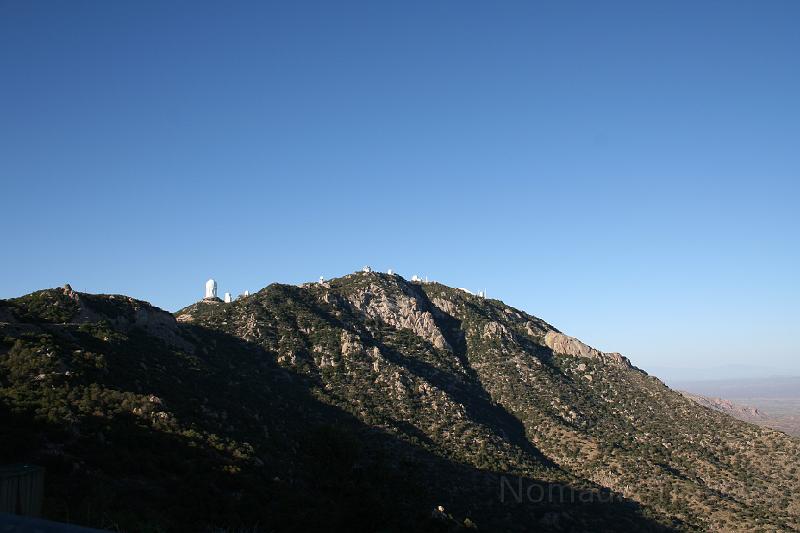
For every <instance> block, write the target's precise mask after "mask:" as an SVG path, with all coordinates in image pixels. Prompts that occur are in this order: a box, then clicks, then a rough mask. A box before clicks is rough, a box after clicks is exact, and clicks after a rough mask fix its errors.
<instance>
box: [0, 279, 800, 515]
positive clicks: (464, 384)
mask: <svg viewBox="0 0 800 533" xmlns="http://www.w3.org/2000/svg"><path fill="white" fill-rule="evenodd" d="M0 338H1V339H2V343H0V419H2V421H3V424H0V461H2V462H3V463H15V462H29V463H35V464H39V465H42V466H44V467H45V468H46V487H45V506H44V508H45V515H46V516H47V517H48V518H51V519H55V520H61V521H72V522H76V523H80V524H83V525H90V526H95V527H103V528H108V529H114V530H122V531H219V530H223V531H225V530H228V531H241V530H247V531H262V530H263V531H332V530H333V531H336V530H347V531H457V530H469V529H474V528H478V529H479V530H481V531H533V530H536V531H671V530H676V531H709V530H711V531H733V530H741V531H745V530H747V531H749V530H762V531H767V530H771V531H777V530H792V529H798V528H800V440H797V439H794V438H792V437H789V436H787V435H785V434H784V433H781V432H779V431H775V430H772V429H769V428H765V427H758V426H755V425H752V424H749V423H746V422H742V421H739V420H736V419H734V418H732V417H731V416H728V414H726V413H727V412H720V409H719V408H718V406H715V405H709V406H708V407H704V406H703V405H699V404H698V403H697V402H696V400H697V398H695V399H694V400H693V399H689V398H686V397H684V395H682V394H680V393H678V392H675V391H673V390H672V389H670V388H668V387H667V386H665V385H664V384H663V383H662V382H661V381H660V380H658V379H657V378H655V377H653V376H650V375H648V374H646V373H645V372H643V371H641V370H639V369H637V368H636V367H634V366H633V365H631V363H630V361H629V360H628V359H627V358H626V357H624V356H622V355H620V354H617V353H604V352H600V351H598V350H595V349H593V348H592V347H590V346H587V345H586V344H584V343H582V342H580V341H579V340H577V339H575V338H572V337H569V336H567V335H565V334H563V333H562V332H560V331H558V330H557V329H556V328H554V327H553V326H551V325H550V324H548V323H546V322H544V321H543V320H541V319H539V318H536V317H534V316H531V315H529V314H527V313H525V312H524V311H521V310H518V309H514V308H512V307H509V306H507V305H505V304H503V303H502V302H501V301H498V300H491V299H484V298H481V297H479V296H475V295H472V294H469V293H467V292H465V291H463V290H460V289H454V288H451V287H447V286H445V285H441V284H438V283H419V282H409V281H406V280H405V279H403V278H402V277H400V276H396V275H386V274H380V273H375V272H359V273H354V274H349V275H347V276H344V277H342V278H338V279H333V280H330V281H327V282H324V283H311V284H306V285H302V286H292V285H281V284H272V285H270V286H268V287H266V288H264V289H262V290H261V291H259V292H258V293H256V294H253V295H250V296H248V297H246V298H241V299H238V300H236V301H234V302H232V303H228V304H226V303H222V302H219V301H218V300H210V301H200V302H197V303H194V304H192V305H190V306H188V307H186V308H184V309H181V310H180V311H178V312H177V313H175V314H174V315H173V314H170V313H167V312H165V311H162V310H160V309H158V308H155V307H152V306H151V305H149V304H147V303H146V302H142V301H139V300H135V299H133V298H130V297H127V296H119V295H92V294H85V293H79V292H76V291H73V290H72V289H71V288H70V287H65V288H63V289H47V290H43V291H38V292H35V293H32V294H29V295H27V296H23V297H21V298H15V299H10V300H3V301H0ZM722 396H723V397H724V395H722Z"/></svg>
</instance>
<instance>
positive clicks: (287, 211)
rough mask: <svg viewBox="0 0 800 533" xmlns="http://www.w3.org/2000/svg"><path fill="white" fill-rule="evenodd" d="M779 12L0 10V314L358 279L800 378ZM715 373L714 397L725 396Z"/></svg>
mask: <svg viewBox="0 0 800 533" xmlns="http://www.w3.org/2000/svg"><path fill="white" fill-rule="evenodd" d="M798 21H800V4H799V3H797V2H794V1H770V2H755V1H741V2H723V1H719V2H711V1H700V2H698V1H673V2H633V1H631V2H613V1H612V2H588V1H587V2H568V1H566V2H562V1H559V2H555V1H554V2H546V3H545V2H528V1H525V2H522V1H518V2H514V1H509V2H463V1H460V2H455V1H454V2H430V1H425V2H422V1H420V2H411V1H409V2H396V3H388V2H366V1H365V2H303V1H298V2H284V3H266V2H252V3H250V2H241V3H229V4H221V3H218V2H208V3H204V2H136V3H123V2H100V1H97V2H79V1H76V2H51V3H46V2H23V1H18V2H8V1H5V2H0V182H1V183H2V199H3V211H2V212H3V219H4V222H5V223H4V231H3V246H2V252H0V253H2V256H1V257H0V274H1V275H0V297H3V298H6V297H12V296H18V295H21V294H24V293H27V292H30V291H33V290H36V289H39V288H43V287H50V286H60V285H62V284H64V283H65V282H69V283H71V284H72V285H73V287H75V288H76V289H78V290H82V291H89V292H112V293H124V294H129V295H132V296H135V297H138V298H142V299H145V300H149V301H151V302H152V303H154V304H156V305H159V306H161V307H164V308H166V309H169V310H176V309H178V308H180V307H182V306H184V305H187V304H189V303H191V302H192V301H194V300H196V299H198V298H199V297H201V296H202V291H203V284H204V282H205V280H206V279H207V278H208V277H209V276H213V277H214V278H215V279H217V280H218V282H219V285H220V291H221V292H224V291H230V292H232V293H234V294H237V293H239V292H242V291H243V290H245V289H249V290H250V291H251V292H253V291H254V290H257V289H259V288H261V287H263V286H265V285H267V284H269V283H271V282H275V281H281V282H288V283H297V282H302V281H308V280H313V279H316V278H317V277H319V276H320V275H325V276H326V277H329V276H334V275H342V274H345V273H347V272H350V271H353V270H356V269H357V268H360V267H361V266H362V265H363V264H366V263H369V264H371V265H372V266H373V267H375V268H380V269H386V268H393V269H395V270H396V271H398V272H400V273H401V274H403V275H405V276H406V277H411V275H413V274H415V273H417V274H420V275H428V276H429V277H431V278H433V279H437V280H440V281H442V282H444V283H447V284H449V285H455V286H463V287H469V288H473V289H475V290H478V289H483V288H486V289H487V290H488V292H489V295H490V296H493V297H497V298H500V299H502V300H504V301H505V302H507V303H510V304H512V305H514V306H517V307H520V308H523V309H525V310H527V311H529V312H531V313H533V314H536V315H537V316H540V317H542V318H544V319H545V320H547V321H549V322H551V323H552V324H554V325H555V326H556V327H558V328H560V329H561V330H562V331H565V332H566V333H568V334H571V335H575V336H577V337H580V338H581V339H583V340H585V341H586V342H589V343H591V344H593V345H596V346H597V347H598V348H600V349H603V350H607V351H620V352H623V353H625V354H626V355H628V356H630V357H631V359H632V360H633V361H634V363H636V364H638V365H639V366H641V367H643V368H645V369H648V370H653V369H655V370H656V371H658V372H661V373H665V374H668V373H669V372H671V371H672V370H670V369H678V368H682V369H706V370H707V369H709V368H716V367H723V369H722V370H720V372H721V373H722V374H723V375H724V374H725V372H727V370H725V367H727V368H728V369H729V370H730V369H734V368H739V369H742V368H745V369H747V370H746V372H748V373H750V372H752V373H770V372H784V373H798V374H800V362H799V361H800V359H799V358H798V355H800V327H798V323H800V309H799V307H798V296H800V283H799V282H798V277H797V273H798V271H800V269H799V268H798V266H800V265H798V263H800V251H799V250H800V238H799V237H798V229H799V228H800V215H798V199H799V193H800V184H798V181H800V149H798V148H799V147H800V103H799V102H800V98H799V97H798V95H800V32H798V31H797V24H798ZM730 372H733V370H730Z"/></svg>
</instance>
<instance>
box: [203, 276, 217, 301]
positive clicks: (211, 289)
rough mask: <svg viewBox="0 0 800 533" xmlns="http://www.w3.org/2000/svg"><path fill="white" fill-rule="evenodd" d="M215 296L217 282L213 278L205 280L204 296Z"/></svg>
mask: <svg viewBox="0 0 800 533" xmlns="http://www.w3.org/2000/svg"><path fill="white" fill-rule="evenodd" d="M216 297H217V282H216V281H214V280H213V279H210V280H208V281H206V298H216Z"/></svg>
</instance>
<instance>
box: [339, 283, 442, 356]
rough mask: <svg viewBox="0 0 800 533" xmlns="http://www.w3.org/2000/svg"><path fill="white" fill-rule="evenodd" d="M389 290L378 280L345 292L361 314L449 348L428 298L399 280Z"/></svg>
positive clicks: (439, 346)
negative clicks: (349, 292)
mask: <svg viewBox="0 0 800 533" xmlns="http://www.w3.org/2000/svg"><path fill="white" fill-rule="evenodd" d="M391 289H392V290H388V289H387V288H386V287H384V286H383V285H381V284H378V283H371V284H369V285H368V286H367V287H366V288H362V289H359V290H356V291H354V292H353V293H351V294H350V295H348V297H347V300H348V302H349V303H350V305H351V306H352V307H353V308H354V309H356V310H357V311H359V312H360V313H362V314H363V315H364V316H366V317H368V318H372V319H377V320H380V321H382V322H384V323H385V324H388V325H390V326H392V327H395V328H398V329H402V328H406V329H410V330H411V331H413V332H414V333H415V334H416V335H418V336H419V337H421V338H423V339H425V340H427V341H428V342H430V343H431V344H433V345H434V346H435V347H436V348H440V349H445V350H451V347H450V344H449V343H448V342H447V340H446V339H445V337H444V335H443V334H442V332H441V331H440V330H439V326H437V324H436V320H435V319H434V316H433V313H432V312H431V310H430V309H428V306H427V302H426V300H424V299H423V298H422V297H421V296H420V295H419V294H417V293H416V290H417V289H415V288H414V287H410V286H408V285H407V284H405V283H403V282H398V283H397V285H396V286H395V287H392V288H391Z"/></svg>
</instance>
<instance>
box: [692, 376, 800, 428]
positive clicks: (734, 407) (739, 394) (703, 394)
mask: <svg viewBox="0 0 800 533" xmlns="http://www.w3.org/2000/svg"><path fill="white" fill-rule="evenodd" d="M678 387H680V388H681V389H684V390H686V391H691V392H690V393H689V394H688V395H690V396H691V397H693V399H695V400H698V401H699V402H700V403H701V404H705V403H707V402H711V403H714V404H716V407H715V408H719V409H720V410H722V411H724V412H727V413H728V414H729V415H731V416H733V417H736V418H738V419H740V420H744V421H747V422H752V423H754V424H758V425H761V426H766V427H771V428H773V429H777V430H780V431H783V432H786V433H788V434H789V435H794V436H796V437H800V377H791V376H786V377H774V378H751V379H725V380H722V379H717V380H702V381H701V380H698V381H686V382H681V383H679V384H678ZM720 397H722V398H725V399H724V400H721V399H720ZM741 406H747V407H746V408H741ZM728 407H730V408H728ZM751 409H756V410H758V414H757V416H753V415H752V413H749V412H748V411H749V410H751Z"/></svg>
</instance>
